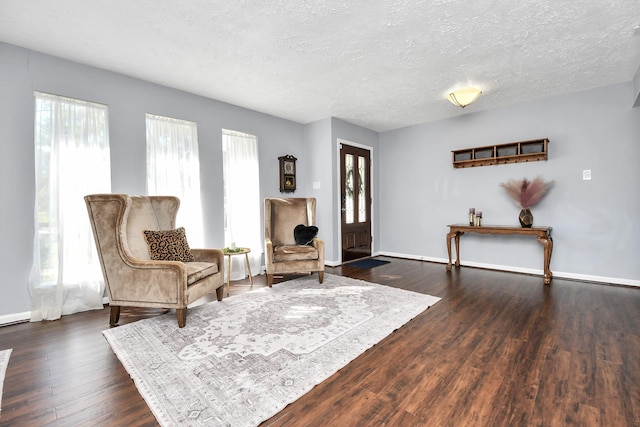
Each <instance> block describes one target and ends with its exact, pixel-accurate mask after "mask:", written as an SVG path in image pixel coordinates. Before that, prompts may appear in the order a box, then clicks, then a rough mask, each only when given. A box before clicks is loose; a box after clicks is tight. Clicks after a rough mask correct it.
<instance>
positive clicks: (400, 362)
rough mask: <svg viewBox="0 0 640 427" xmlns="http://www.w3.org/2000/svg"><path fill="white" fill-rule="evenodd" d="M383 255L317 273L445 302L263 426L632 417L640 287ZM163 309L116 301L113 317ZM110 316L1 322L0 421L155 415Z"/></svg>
mask: <svg viewBox="0 0 640 427" xmlns="http://www.w3.org/2000/svg"><path fill="white" fill-rule="evenodd" d="M381 258H382V259H386V260H389V261H391V263H389V264H385V265H382V266H380V267H376V268H373V269H370V270H361V269H357V268H354V267H349V266H348V265H345V266H342V267H337V268H327V270H326V272H327V273H328V274H341V275H344V276H349V277H354V278H358V279H363V280H367V281H371V282H375V283H380V284H384V285H389V286H395V287H399V288H403V289H407V290H411V291H415V292H423V293H427V294H431V295H435V296H439V297H441V298H442V300H441V301H440V302H438V303H437V304H436V305H434V306H433V307H431V308H430V309H428V310H426V311H425V312H423V313H422V314H420V315H419V316H417V317H416V318H415V319H413V320H412V321H410V322H409V323H408V324H406V325H405V326H404V327H402V328H400V329H398V330H397V331H396V332H394V333H393V334H391V335H389V336H388V337H387V338H386V339H384V340H383V341H382V342H380V343H379V344H377V345H376V346H374V347H373V348H371V349H370V350H368V351H367V352H365V353H363V354H362V355H361V356H360V357H358V358H357V359H356V360H355V361H353V362H352V363H350V364H349V365H347V366H346V367H344V368H343V369H341V370H340V371H339V372H337V373H336V374H335V375H333V376H332V377H330V378H329V379H327V380H326V381H325V382H324V383H322V384H320V385H318V386H316V387H315V388H314V389H313V390H311V391H310V392H309V393H307V394H306V395H305V396H303V397H302V398H300V399H299V400H297V401H296V402H294V403H292V404H291V405H289V406H287V407H286V408H285V409H284V410H283V411H282V412H280V413H279V414H277V415H275V416H274V417H273V418H271V419H270V420H268V421H265V423H263V425H264V426H320V425H322V426H379V425H387V426H403V427H404V426H640V323H639V321H640V289H638V288H630V287H621V286H607V285H603V284H593V283H582V282H578V281H569V280H560V279H557V278H556V279H554V280H553V283H552V285H551V286H543V284H542V278H541V277H536V276H529V275H523V274H515V273H505V272H497V271H488V270H481V269H474V268H465V267H462V268H459V269H455V268H454V269H453V271H452V272H450V273H447V272H446V271H445V266H444V265H443V264H436V263H429V262H421V261H413V260H404V259H397V258H386V257H381ZM260 286H265V278H264V277H256V278H254V288H255V287H260ZM274 286H278V285H277V284H275V285H274ZM248 290H249V285H248V281H238V282H235V283H233V284H232V286H231V293H232V295H233V294H237V293H242V292H246V291H248ZM159 312H160V311H158V310H131V309H123V310H122V315H121V319H120V323H121V324H123V323H128V322H132V321H135V320H138V319H140V318H144V317H148V316H155V315H157V314H158V313H159ZM108 321H109V311H108V309H105V310H97V311H92V312H87V313H79V314H75V315H72V316H65V317H63V318H62V319H60V320H58V321H54V322H41V323H23V324H18V325H12V326H5V327H2V328H0V349H5V348H13V353H12V355H11V359H10V362H9V367H8V369H7V374H6V379H5V384H4V396H3V400H2V412H0V425H2V426H156V425H158V424H157V422H156V420H155V418H154V416H153V415H152V414H151V412H150V411H149V409H148V407H147V405H146V404H145V402H144V400H143V399H142V398H141V397H140V395H139V394H138V391H137V389H136V387H135V385H134V384H133V381H132V380H131V378H130V377H129V375H128V374H127V372H126V371H125V370H124V368H123V367H122V365H121V364H120V362H119V361H118V359H117V358H116V356H115V355H114V353H113V352H112V351H111V348H110V347H109V345H108V344H107V342H106V340H105V339H104V338H103V336H102V334H101V331H102V330H103V329H106V328H107V327H108ZM188 321H189V319H188V316H187V322H188Z"/></svg>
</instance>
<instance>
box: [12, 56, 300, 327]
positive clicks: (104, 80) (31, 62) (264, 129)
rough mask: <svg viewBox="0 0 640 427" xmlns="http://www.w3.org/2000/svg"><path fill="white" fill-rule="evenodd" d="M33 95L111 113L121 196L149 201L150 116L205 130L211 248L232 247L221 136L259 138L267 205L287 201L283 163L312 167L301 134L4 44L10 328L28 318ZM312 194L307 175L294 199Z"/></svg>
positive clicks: (268, 119)
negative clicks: (103, 107)
mask: <svg viewBox="0 0 640 427" xmlns="http://www.w3.org/2000/svg"><path fill="white" fill-rule="evenodd" d="M34 90H37V91H42V92H48V93H53V94H58V95H63V96H69V97H73V98H79V99H84V100H88V101H93V102H98V103H103V104H107V105H109V123H110V127H109V133H110V144H111V166H112V191H113V192H122V193H132V194H144V193H145V188H146V178H145V176H146V175H145V174H146V171H145V163H146V152H145V138H146V137H145V113H152V114H159V115H164V116H170V117H175V118H180V119H185V120H191V121H195V122H197V124H198V142H199V147H200V161H201V163H202V166H201V168H200V173H201V185H202V200H203V209H204V218H205V244H206V245H207V246H211V247H220V246H222V245H223V243H224V230H223V215H224V214H223V204H222V200H223V198H222V194H223V187H222V186H223V183H222V136H221V129H222V128H227V129H233V130H238V131H242V132H247V133H251V134H254V135H256V136H257V137H258V148H259V156H260V182H261V187H262V188H261V195H262V196H263V197H279V196H280V195H281V193H280V192H279V189H278V186H279V179H278V160H277V158H278V156H281V155H283V154H293V155H294V156H296V157H297V158H298V159H300V160H299V163H298V166H299V170H300V171H304V170H306V168H307V167H308V165H309V161H308V160H307V157H308V156H306V154H305V144H304V126H303V125H301V124H298V123H294V122H291V121H287V120H283V119H279V118H275V117H272V116H268V115H265V114H261V113H257V112H254V111H250V110H247V109H243V108H240V107H236V106H233V105H229V104H225V103H222V102H218V101H215V100H211V99H207V98H203V97H199V96H196V95H192V94H188V93H185V92H181V91H177V90H173V89H170V88H166V87H162V86H159V85H155V84H151V83H147V82H144V81H141V80H138V79H134V78H130V77H126V76H123V75H119V74H115V73H112V72H109V71H105V70H100V69H96V68H93V67H88V66H84V65H81V64H78V63H74V62H70V61H66V60H63V59H60V58H55V57H52V56H47V55H43V54H39V53H36V52H33V51H29V50H26V49H22V48H18V47H15V46H11V45H7V44H4V43H0V146H1V147H2V155H1V156H0V188H1V189H2V200H3V207H4V209H2V210H0V227H2V228H1V233H2V234H1V236H2V243H1V245H0V271H1V272H2V276H1V277H2V279H1V281H0V316H3V315H5V320H7V321H11V316H9V317H6V315H12V314H15V313H22V317H24V313H25V312H28V311H30V301H29V294H28V286H27V283H28V276H29V270H30V267H31V261H32V248H33V243H32V242H33V237H34V226H33V204H34V186H35V184H34V181H35V178H34V176H35V171H34V151H33V127H34V123H33V120H34V97H33V91H34ZM309 188H310V186H307V179H306V177H305V176H304V175H303V177H302V179H299V181H298V191H296V193H295V196H296V197H306V196H307V191H309ZM0 323H3V322H0Z"/></svg>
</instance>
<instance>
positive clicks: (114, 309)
mask: <svg viewBox="0 0 640 427" xmlns="http://www.w3.org/2000/svg"><path fill="white" fill-rule="evenodd" d="M118 320H120V306H119V305H112V306H111V315H110V317H109V326H112V327H113V326H116V325H117V324H118Z"/></svg>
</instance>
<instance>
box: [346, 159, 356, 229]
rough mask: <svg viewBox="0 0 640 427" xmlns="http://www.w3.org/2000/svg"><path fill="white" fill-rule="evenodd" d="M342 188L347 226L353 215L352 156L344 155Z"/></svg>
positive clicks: (352, 219)
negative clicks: (343, 190) (343, 188)
mask: <svg viewBox="0 0 640 427" xmlns="http://www.w3.org/2000/svg"><path fill="white" fill-rule="evenodd" d="M344 169H345V170H344V181H345V183H344V187H345V201H344V207H345V209H346V210H345V222H346V223H347V224H353V221H354V218H355V215H354V211H353V209H354V207H353V203H354V192H353V190H354V184H355V183H354V178H355V177H354V172H355V171H354V164H353V154H345V156H344Z"/></svg>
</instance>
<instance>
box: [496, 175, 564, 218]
mask: <svg viewBox="0 0 640 427" xmlns="http://www.w3.org/2000/svg"><path fill="white" fill-rule="evenodd" d="M552 184H553V181H548V182H545V181H543V180H542V178H540V177H536V179H534V180H533V181H529V180H528V179H526V178H523V179H521V180H516V179H512V180H510V181H507V182H503V183H502V184H500V187H502V188H504V189H505V191H506V192H507V194H508V195H509V196H510V197H511V198H512V199H513V201H514V202H516V204H517V205H518V206H520V209H522V210H521V211H520V215H519V217H518V219H519V220H520V225H522V226H523V227H527V228H529V227H531V226H532V225H533V214H532V213H531V207H532V206H534V205H535V204H537V203H538V202H539V201H540V200H542V197H543V196H544V195H545V194H546V193H547V191H548V190H549V188H550V187H551V185H552Z"/></svg>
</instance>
